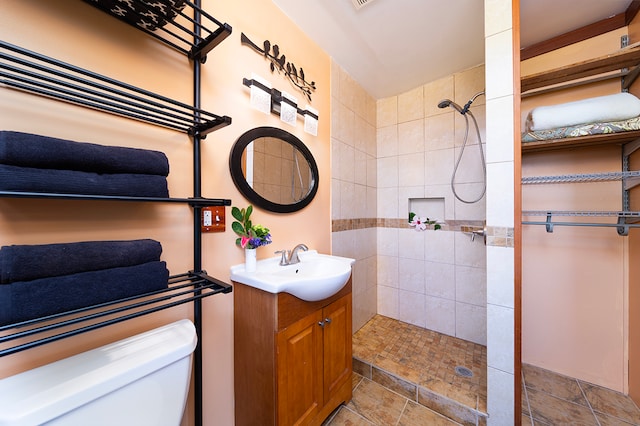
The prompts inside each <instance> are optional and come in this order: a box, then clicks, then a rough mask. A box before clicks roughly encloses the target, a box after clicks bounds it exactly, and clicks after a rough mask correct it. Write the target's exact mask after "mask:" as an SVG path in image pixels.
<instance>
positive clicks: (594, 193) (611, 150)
mask: <svg viewBox="0 0 640 426" xmlns="http://www.w3.org/2000/svg"><path fill="white" fill-rule="evenodd" d="M622 34H626V28H625V29H621V30H616V31H612V32H610V33H607V34H604V35H602V36H599V37H597V38H594V39H589V40H586V41H583V42H580V43H577V44H575V45H572V46H568V47H566V48H562V49H558V50H557V51H555V52H551V53H549V54H546V55H541V56H539V57H537V58H534V59H531V60H528V61H524V62H523V64H522V74H523V75H528V74H533V73H536V72H540V71H542V70H544V69H551V68H555V67H559V66H563V65H566V64H570V63H574V62H579V61H583V60H586V59H589V58H591V57H597V56H601V55H604V54H606V53H609V52H613V51H615V50H617V49H618V48H619V47H620V36H621V35H622ZM619 91H620V82H619V81H615V80H613V81H611V82H607V83H599V84H591V85H588V86H584V87H581V88H579V89H567V90H561V91H558V92H555V93H552V94H548V95H541V96H536V97H531V98H523V100H522V110H521V113H522V123H523V125H524V121H525V120H524V118H525V117H526V115H527V114H528V112H529V111H530V110H531V109H532V108H533V107H535V106H539V105H553V104H557V103H562V102H568V101H572V100H577V99H584V98H588V97H593V96H600V95H606V94H611V93H616V92H619ZM620 170H621V151H620V148H619V147H596V148H588V149H579V150H559V151H551V152H542V153H535V154H525V155H524V156H523V159H522V175H523V177H524V176H540V175H562V174H573V173H598V172H607V171H620ZM621 197H622V191H621V184H620V182H602V183H576V184H566V183H565V184H555V185H553V184H546V185H524V186H523V188H522V209H523V210H547V209H549V210H571V211H573V210H577V211H598V210H602V211H617V210H619V209H621V206H622V198H621ZM525 219H526V218H525ZM530 219H531V220H544V218H542V219H541V218H539V217H537V218H533V217H532V218H530ZM579 219H580V218H573V217H572V218H555V219H554V220H558V221H574V220H579ZM596 220H597V218H596ZM586 221H588V220H586ZM522 234H523V235H522V240H523V242H522V259H523V260H522V263H523V266H522V360H523V362H525V363H529V364H533V365H537V366H540V367H543V368H546V369H549V370H552V371H556V372H558V373H561V374H565V375H568V376H572V377H576V378H579V379H582V380H585V381H587V382H591V383H595V384H599V385H602V386H605V387H608V388H611V389H614V390H617V391H624V390H625V389H626V382H627V373H628V372H627V365H626V360H627V347H626V345H627V329H626V327H627V324H626V315H627V314H626V309H625V306H626V305H625V304H626V297H627V286H628V277H627V270H626V267H627V261H628V252H627V250H628V247H627V244H628V240H627V239H626V238H624V237H620V236H618V234H617V233H616V231H615V229H613V228H582V227H556V228H554V232H553V233H547V232H546V231H545V228H544V227H542V226H523V231H522Z"/></svg>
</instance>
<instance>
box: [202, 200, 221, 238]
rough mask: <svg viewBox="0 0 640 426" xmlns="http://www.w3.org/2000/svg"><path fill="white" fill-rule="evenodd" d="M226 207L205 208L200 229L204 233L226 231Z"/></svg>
mask: <svg viewBox="0 0 640 426" xmlns="http://www.w3.org/2000/svg"><path fill="white" fill-rule="evenodd" d="M224 213H225V210H224V206H216V207H203V208H202V213H201V217H200V225H201V227H200V229H201V230H202V232H224V231H225V214H224Z"/></svg>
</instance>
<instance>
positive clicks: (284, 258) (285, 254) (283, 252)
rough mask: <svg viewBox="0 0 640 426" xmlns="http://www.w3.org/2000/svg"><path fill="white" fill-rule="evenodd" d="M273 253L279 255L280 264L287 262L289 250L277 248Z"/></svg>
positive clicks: (286, 263)
mask: <svg viewBox="0 0 640 426" xmlns="http://www.w3.org/2000/svg"><path fill="white" fill-rule="evenodd" d="M274 253H275V254H279V255H280V266H284V265H288V264H289V250H278V251H276V252H274Z"/></svg>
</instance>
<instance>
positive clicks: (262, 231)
mask: <svg viewBox="0 0 640 426" xmlns="http://www.w3.org/2000/svg"><path fill="white" fill-rule="evenodd" d="M251 213H253V206H252V205H251V204H249V206H248V207H247V208H246V209H239V208H238V207H232V208H231V216H233V218H234V219H236V220H235V221H233V223H232V224H231V229H233V232H235V233H236V234H237V235H238V238H237V239H236V245H237V246H238V247H242V248H244V249H256V248H258V247H261V246H266V245H267V244H271V234H270V233H269V229H268V228H265V227H264V226H262V225H258V224H256V225H254V224H252V223H251Z"/></svg>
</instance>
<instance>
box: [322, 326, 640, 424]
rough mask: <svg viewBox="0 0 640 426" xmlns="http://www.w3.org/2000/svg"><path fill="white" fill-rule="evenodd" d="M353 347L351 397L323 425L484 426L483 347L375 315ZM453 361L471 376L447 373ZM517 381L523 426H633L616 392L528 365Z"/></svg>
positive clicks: (634, 410) (635, 414) (629, 409)
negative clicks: (477, 425)
mask: <svg viewBox="0 0 640 426" xmlns="http://www.w3.org/2000/svg"><path fill="white" fill-rule="evenodd" d="M353 348H354V374H353V399H352V400H351V401H350V402H349V403H348V404H346V405H343V406H341V407H340V408H339V409H337V410H336V411H335V412H334V413H333V414H332V415H331V416H330V417H329V418H328V419H327V420H326V421H325V422H324V426H342V425H350V426H361V425H362V426H365V425H366V426H387V425H397V426H422V425H435V426H449V425H460V424H462V425H473V424H480V425H483V424H485V423H486V417H485V415H486V414H485V413H486V409H485V407H486V348H485V347H484V346H481V345H476V344H473V343H470V342H466V341H464V340H460V339H455V338H452V337H450V336H445V335H441V334H439V333H435V332H433V331H430V330H425V329H422V328H420V327H416V326H413V325H410V324H406V323H403V322H400V321H396V320H393V319H390V318H387V317H383V316H380V315H376V316H375V317H374V318H373V319H372V320H371V321H369V322H368V323H367V324H366V325H365V326H364V327H363V328H361V329H360V330H359V331H358V332H357V333H356V334H355V335H354V338H353ZM456 365H464V366H465V367H467V368H469V369H470V370H472V371H473V373H474V376H473V377H472V378H468V377H459V376H457V375H456V374H455V372H454V373H452V372H451V369H452V368H453V367H455V366H456ZM522 385H523V390H522V425H523V426H546V425H581V426H582V425H584V426H590V425H593V426H629V425H637V426H640V409H639V408H638V406H637V405H636V404H635V403H634V402H633V401H632V400H631V399H630V398H629V397H628V396H626V395H624V394H622V393H619V392H615V391H612V390H610V389H606V388H603V387H600V386H596V385H593V384H590V383H586V382H583V381H581V380H577V379H574V378H571V377H566V376H563V375H560V374H557V373H554V372H551V371H548V370H544V369H541V368H538V367H534V366H531V365H528V364H523V366H522ZM474 396H475V398H474Z"/></svg>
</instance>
